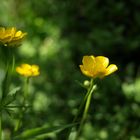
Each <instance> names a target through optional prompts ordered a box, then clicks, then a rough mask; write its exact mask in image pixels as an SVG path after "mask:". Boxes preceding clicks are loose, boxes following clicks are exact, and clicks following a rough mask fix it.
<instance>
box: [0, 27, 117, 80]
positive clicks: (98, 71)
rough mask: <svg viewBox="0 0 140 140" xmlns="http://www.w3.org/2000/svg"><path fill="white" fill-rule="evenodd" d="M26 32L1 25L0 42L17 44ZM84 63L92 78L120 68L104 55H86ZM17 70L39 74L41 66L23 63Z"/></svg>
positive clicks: (27, 74) (83, 67)
mask: <svg viewBox="0 0 140 140" xmlns="http://www.w3.org/2000/svg"><path fill="white" fill-rule="evenodd" d="M26 34H27V33H23V32H22V31H20V30H19V31H17V29H16V28H15V27H11V28H7V29H5V28H4V27H0V42H1V43H2V44H3V45H4V46H17V45H19V44H20V43H21V41H22V40H23V38H24V37H25V36H26ZM82 63H83V65H80V69H81V71H82V73H83V74H84V75H86V76H88V77H91V78H103V77H105V76H107V75H110V74H111V73H113V72H115V71H116V70H117V69H118V68H117V66H116V65H115V64H111V65H109V59H108V58H107V57H104V56H97V57H94V56H93V55H91V56H84V57H83V60H82ZM108 65H109V66H108ZM16 71H17V72H18V73H19V74H21V75H23V76H25V77H31V76H37V75H39V67H38V66H37V65H29V64H22V65H21V66H20V67H17V68H16Z"/></svg>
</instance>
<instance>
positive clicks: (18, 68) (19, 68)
mask: <svg viewBox="0 0 140 140" xmlns="http://www.w3.org/2000/svg"><path fill="white" fill-rule="evenodd" d="M16 72H17V73H19V74H21V75H23V74H24V70H23V69H22V68H21V67H16Z"/></svg>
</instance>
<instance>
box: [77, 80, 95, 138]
mask: <svg viewBox="0 0 140 140" xmlns="http://www.w3.org/2000/svg"><path fill="white" fill-rule="evenodd" d="M95 87H96V86H95V85H94V83H93V79H92V80H91V85H90V87H89V90H88V92H87V94H86V96H87V100H86V104H85V109H84V112H83V116H82V119H81V122H80V126H79V129H78V132H77V135H76V137H75V140H78V138H79V136H80V133H81V130H82V128H83V126H84V123H85V120H86V118H87V114H88V110H89V106H90V102H91V97H92V93H93V91H94V90H95Z"/></svg>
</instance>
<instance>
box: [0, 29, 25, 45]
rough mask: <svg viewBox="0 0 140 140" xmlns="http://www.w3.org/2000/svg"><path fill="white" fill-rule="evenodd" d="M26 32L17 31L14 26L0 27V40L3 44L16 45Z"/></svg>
mask: <svg viewBox="0 0 140 140" xmlns="http://www.w3.org/2000/svg"><path fill="white" fill-rule="evenodd" d="M26 35H27V33H23V32H22V31H20V30H19V31H17V29H16V28H15V27H9V28H4V27H0V42H1V43H2V44H4V45H5V46H17V45H20V43H21V41H22V40H23V38H24V37H25V36H26Z"/></svg>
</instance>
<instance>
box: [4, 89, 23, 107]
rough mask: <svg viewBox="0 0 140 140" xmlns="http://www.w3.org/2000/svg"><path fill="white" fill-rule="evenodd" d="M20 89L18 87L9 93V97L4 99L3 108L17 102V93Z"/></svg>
mask: <svg viewBox="0 0 140 140" xmlns="http://www.w3.org/2000/svg"><path fill="white" fill-rule="evenodd" d="M20 89H21V88H20V87H16V88H14V89H12V90H11V91H10V92H9V93H8V95H7V96H6V98H4V99H3V100H2V105H3V106H6V105H8V104H10V103H12V102H13V101H14V100H15V98H16V94H17V92H18V91H19V90H20Z"/></svg>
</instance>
